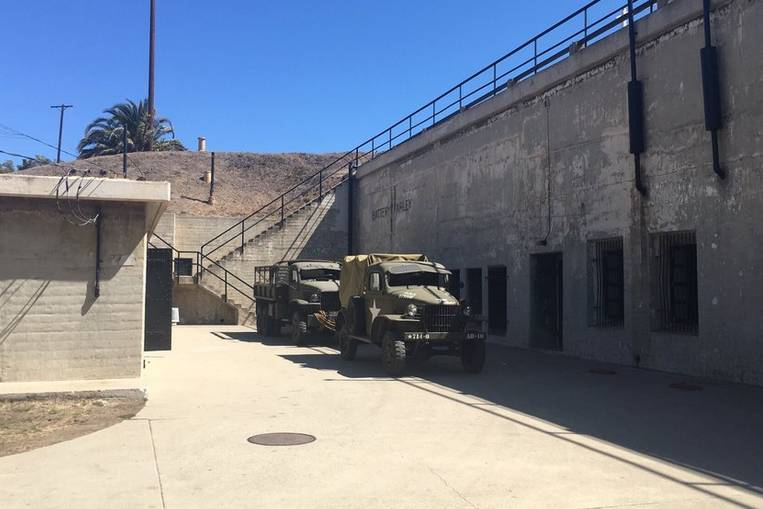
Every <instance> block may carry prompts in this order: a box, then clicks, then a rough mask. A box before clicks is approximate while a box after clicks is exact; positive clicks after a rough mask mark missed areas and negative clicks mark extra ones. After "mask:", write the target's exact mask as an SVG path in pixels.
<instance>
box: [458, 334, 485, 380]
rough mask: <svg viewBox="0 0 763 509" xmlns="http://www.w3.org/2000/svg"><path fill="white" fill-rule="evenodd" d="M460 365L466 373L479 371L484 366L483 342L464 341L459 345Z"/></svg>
mask: <svg viewBox="0 0 763 509" xmlns="http://www.w3.org/2000/svg"><path fill="white" fill-rule="evenodd" d="M461 365H462V366H463V367H464V371H466V372H467V373H474V374H477V373H481V372H482V368H484V367H485V342H484V341H475V342H472V343H466V342H464V344H463V345H462V347H461Z"/></svg>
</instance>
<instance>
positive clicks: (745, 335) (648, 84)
mask: <svg viewBox="0 0 763 509" xmlns="http://www.w3.org/2000/svg"><path fill="white" fill-rule="evenodd" d="M714 5H715V7H716V8H719V10H717V11H716V12H715V13H714V15H713V19H712V29H713V38H714V43H715V44H716V45H717V46H718V51H719V56H720V62H721V71H720V74H721V84H722V85H721V86H722V100H723V111H724V113H725V118H724V122H725V125H724V129H723V130H722V131H720V147H721V157H722V165H723V166H724V168H726V170H727V171H728V173H729V176H728V178H727V179H726V180H725V181H720V180H719V179H718V178H717V177H716V176H715V174H714V173H713V171H712V165H711V152H710V138H709V134H708V133H707V132H706V131H705V129H704V117H703V107H702V88H701V81H700V67H699V48H700V47H702V46H703V33H702V29H703V27H702V22H701V2H698V1H697V2H694V1H689V0H678V1H675V2H673V3H670V4H668V5H666V6H664V7H662V8H661V9H659V10H657V11H656V12H655V14H653V15H651V16H649V17H647V18H645V19H643V20H642V21H640V22H639V23H638V26H637V32H638V37H639V46H640V47H639V49H638V69H639V78H640V79H641V80H643V83H644V94H645V125H646V153H645V154H644V156H643V168H644V171H645V182H646V186H647V187H648V189H649V195H648V197H647V198H642V197H641V196H640V195H639V193H638V192H637V191H636V190H635V188H634V177H633V175H634V170H633V157H632V156H631V155H630V154H629V150H628V143H629V142H628V111H627V102H626V84H627V82H628V81H629V79H630V75H629V61H628V58H627V32H626V31H619V32H618V33H616V34H614V35H612V36H610V37H608V38H607V39H604V40H602V41H600V42H598V43H596V44H593V45H591V46H590V47H588V48H585V49H583V50H581V51H580V52H578V53H577V54H575V55H573V56H571V57H570V58H569V59H568V60H566V61H564V62H562V63H559V64H557V65H555V66H553V67H551V68H550V69H548V70H546V71H543V72H541V73H539V74H538V75H536V76H534V77H532V78H530V79H527V80H525V81H523V82H521V83H519V84H516V85H515V86H514V87H512V88H510V89H508V91H506V92H504V93H501V94H499V95H498V96H497V97H496V98H494V99H492V100H490V101H487V102H485V103H482V104H481V105H479V106H476V107H474V108H473V109H470V110H467V111H465V112H462V113H461V114H459V115H456V116H455V117H453V118H451V119H450V120H448V121H446V122H444V123H442V124H440V125H438V126H436V127H434V128H432V129H430V130H428V131H426V132H424V133H422V134H421V135H419V136H417V137H415V138H414V139H412V140H410V141H408V142H406V143H405V144H403V145H401V146H399V147H397V148H395V149H393V150H392V151H390V152H387V153H386V154H383V155H382V156H381V157H379V158H377V159H375V160H374V161H372V162H370V163H367V164H366V165H364V166H362V167H361V168H360V169H359V172H358V185H357V190H358V193H357V197H356V200H357V201H356V203H355V205H356V207H357V212H356V216H355V217H356V219H357V223H356V231H355V238H356V250H357V251H359V252H371V251H394V252H405V251H413V252H420V251H423V252H425V253H428V254H429V255H430V256H431V257H433V258H435V259H438V260H440V261H442V262H444V263H446V264H447V265H449V266H450V267H453V268H460V269H465V268H470V267H481V268H483V275H484V274H486V273H487V267H488V266H491V265H505V266H506V267H507V269H508V278H509V280H508V320H509V323H508V331H507V334H506V336H505V337H496V338H494V339H496V340H500V341H504V342H506V343H508V344H512V345H517V346H529V338H530V333H531V331H530V293H531V263H530V256H531V255H532V254H535V253H546V252H560V253H562V254H563V264H564V270H563V273H564V275H563V288H564V294H563V297H564V299H563V301H564V320H563V345H564V347H563V348H564V352H566V353H568V354H571V355H577V356H582V357H588V358H594V359H600V360H603V361H611V362H616V363H622V364H637V365H640V366H644V367H649V368H655V369H661V370H669V371H676V372H682V373H687V374H696V375H707V376H712V377H718V378H725V379H730V380H736V381H743V382H747V383H755V384H763V320H761V319H760V318H759V317H758V316H757V315H758V313H757V309H758V307H759V305H758V303H759V302H761V296H762V294H763V291H762V290H761V288H763V270H762V269H761V263H760V260H761V258H760V252H759V247H758V246H760V245H761V244H762V243H763V227H761V226H760V220H759V218H760V217H761V214H762V213H763V198H762V197H761V192H760V189H761V184H762V183H763V182H762V180H763V176H762V174H761V171H760V168H761V164H762V163H763V132H762V131H763V130H762V128H761V126H763V54H762V53H761V48H763V34H762V33H761V31H760V30H759V27H760V26H761V24H763V2H760V1H749V0H735V1H731V2H715V3H714ZM549 184H550V185H549ZM549 190H550V192H549ZM549 208H550V226H551V228H550V231H548V230H547V229H548V220H549ZM678 230H694V231H696V238H697V251H698V276H699V277H698V280H699V316H700V318H699V333H698V335H676V334H666V333H658V332H652V331H651V327H650V320H651V319H652V315H651V308H652V307H653V302H652V299H651V296H650V283H649V269H650V266H651V264H652V263H653V262H654V260H653V259H652V257H651V254H650V253H651V251H650V246H649V238H650V237H649V235H650V234H651V233H654V232H665V231H678ZM547 235H548V238H547V245H546V246H541V245H539V244H538V241H539V240H541V239H544V238H545V237H546V236H547ZM607 237H622V238H623V241H624V262H625V270H624V275H625V306H626V313H625V324H624V326H623V327H621V328H617V329H611V328H610V329H601V328H595V327H589V326H588V321H587V310H588V301H587V281H588V273H587V255H586V243H587V241H588V240H590V239H600V238H607ZM462 278H463V274H462ZM483 302H485V309H487V284H485V283H483Z"/></svg>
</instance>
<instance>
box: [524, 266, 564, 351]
mask: <svg viewBox="0 0 763 509" xmlns="http://www.w3.org/2000/svg"><path fill="white" fill-rule="evenodd" d="M530 270H531V277H532V284H531V305H530V309H531V323H530V328H531V329H530V330H531V337H530V345H531V346H533V347H535V348H545V349H551V350H562V331H563V316H564V315H563V309H562V307H563V300H564V299H563V297H562V296H563V289H562V279H563V278H562V274H563V270H562V254H561V253H549V254H537V255H532V256H531V267H530Z"/></svg>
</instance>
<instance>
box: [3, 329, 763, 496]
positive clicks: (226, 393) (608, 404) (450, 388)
mask: <svg viewBox="0 0 763 509" xmlns="http://www.w3.org/2000/svg"><path fill="white" fill-rule="evenodd" d="M173 346H174V350H173V351H172V352H166V353H149V354H147V361H148V363H147V367H146V370H145V382H146V385H147V387H148V396H149V400H148V403H147V405H146V407H145V408H144V410H143V411H142V412H141V413H139V414H138V415H137V416H136V417H135V418H134V419H131V420H129V421H126V422H123V423H121V424H118V425H116V426H113V427H111V428H108V429H105V430H101V431H99V432H96V433H93V434H92V435H88V436H85V437H81V438H78V439H75V440H72V441H69V442H65V443H61V444H56V445H53V446H50V447H45V448H42V449H38V450H35V451H30V452H27V453H22V454H19V455H15V456H9V457H5V458H0V506H2V507H3V508H16V507H43V508H48V507H50V508H54V507H55V508H57V507H103V506H104V505H108V506H109V507H131V508H132V507H169V508H189V507H215V508H216V509H217V508H223V507H257V508H271V507H273V508H276V507H277V508H287V507H288V508H293V507H294V508H339V507H341V508H344V507H362V508H364V509H365V508H376V507H379V508H386V507H395V508H408V507H411V508H414V507H415V508H422V507H433V508H444V507H446V508H451V507H452V508H472V507H480V508H489V507H493V508H505V507H512V508H514V507H553V508H594V507H599V508H600V507H649V508H689V507H691V508H697V507H699V508H718V507H736V508H752V507H763V438H761V431H760V430H761V429H763V404H761V403H763V390H761V389H759V388H754V387H745V386H739V385H732V384H722V383H714V382H707V381H704V382H700V383H701V384H702V386H703V390H700V391H684V390H677V389H672V388H670V387H669V385H670V384H671V383H675V382H686V381H688V382H691V383H697V382H696V381H694V380H687V379H686V378H685V377H679V376H673V375H666V374H661V373H653V372H645V371H638V370H631V369H627V368H622V367H617V368H611V367H610V368H611V369H615V370H616V371H617V373H616V374H610V375H606V374H594V373H591V372H589V369H591V368H595V367H599V365H598V364H594V363H589V362H585V361H579V360H574V359H568V358H564V357H561V356H556V355H549V354H543V353H539V352H530V351H522V350H514V349H506V348H501V347H497V346H493V345H491V347H493V348H491V349H490V351H489V355H490V359H489V364H488V367H487V370H486V372H485V373H483V374H482V375H480V376H476V377H475V376H468V375H466V374H464V373H463V372H462V371H461V370H460V366H459V365H458V363H457V362H454V360H452V359H433V360H432V361H430V362H429V363H427V364H426V365H424V366H422V367H421V368H419V369H415V370H413V371H412V373H411V375H412V376H410V377H407V378H404V379H400V380H393V379H390V378H388V377H386V376H385V375H384V373H383V371H382V370H381V367H380V363H379V358H378V355H379V352H378V351H377V350H376V349H372V348H370V347H365V348H361V349H360V350H359V359H358V360H356V361H355V362H351V363H348V362H344V361H341V359H339V358H338V356H337V355H336V353H335V351H334V350H332V349H330V348H327V347H323V346H314V347H306V348H298V347H294V346H292V345H290V344H289V341H288V339H287V338H285V337H284V338H263V337H261V336H259V335H258V334H257V333H255V332H254V331H252V330H251V329H247V328H244V327H234V326H220V327H176V328H175V329H174V337H173ZM275 431H294V432H302V433H309V434H313V435H315V436H316V437H317V440H316V441H315V442H313V443H311V444H307V445H301V446H295V447H279V448H275V447H270V448H269V447H262V446H256V445H252V444H249V443H248V442H247V441H246V438H247V437H249V436H250V435H254V434H258V433H267V432H275Z"/></svg>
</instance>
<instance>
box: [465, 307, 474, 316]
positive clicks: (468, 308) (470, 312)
mask: <svg viewBox="0 0 763 509" xmlns="http://www.w3.org/2000/svg"><path fill="white" fill-rule="evenodd" d="M464 316H472V307H471V306H464Z"/></svg>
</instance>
